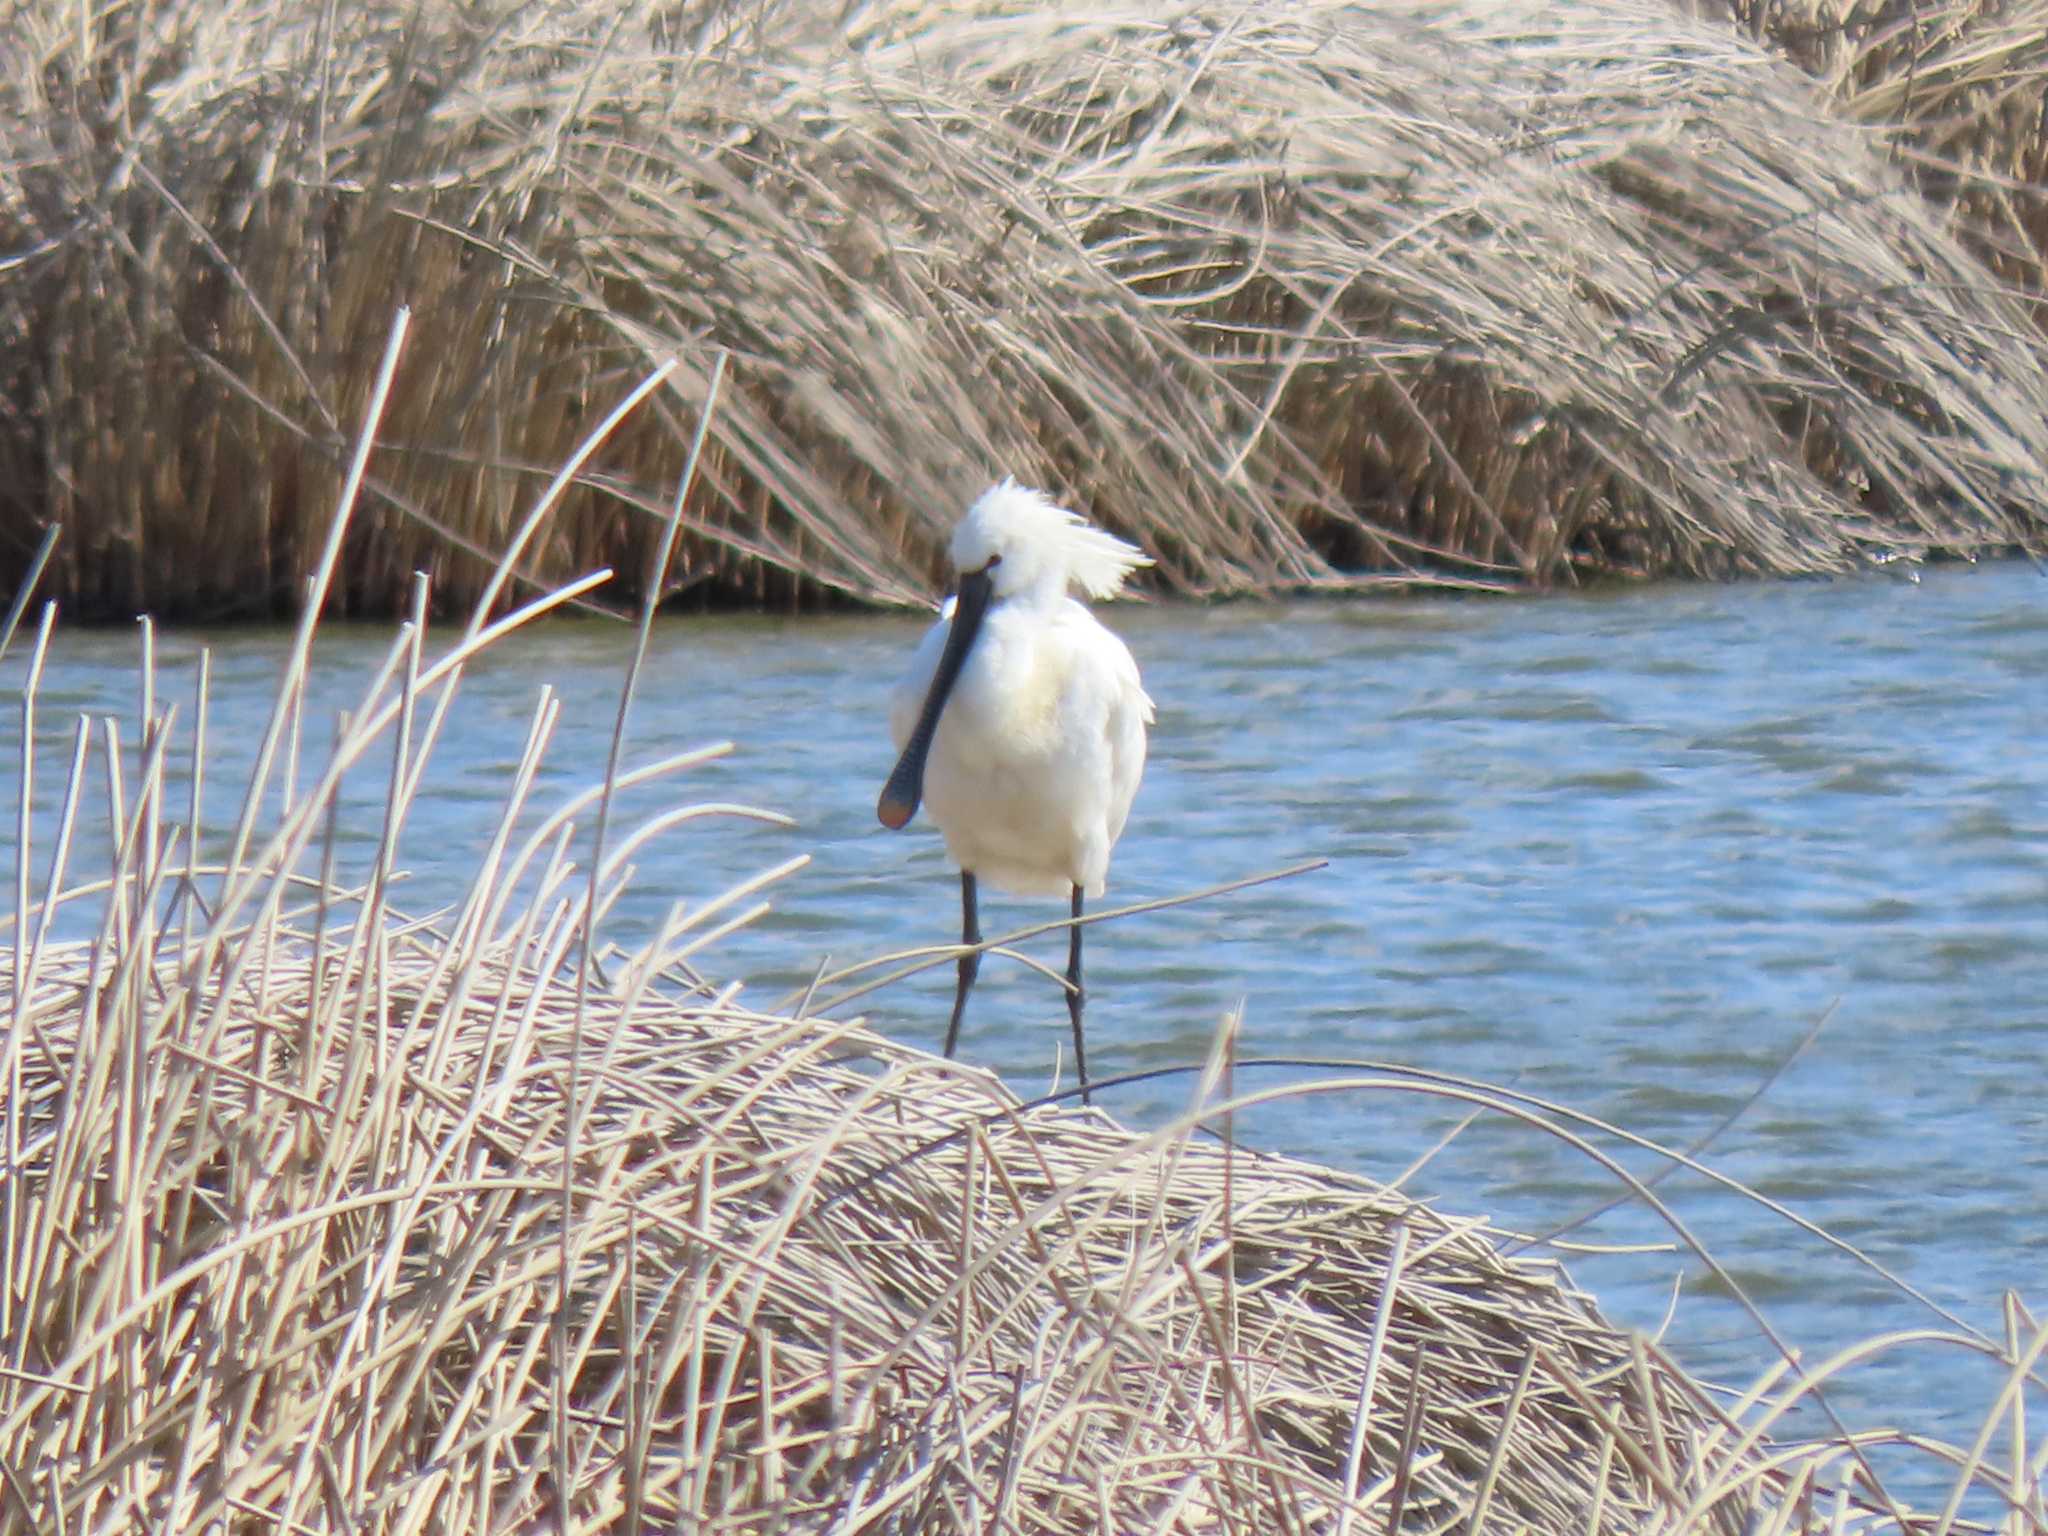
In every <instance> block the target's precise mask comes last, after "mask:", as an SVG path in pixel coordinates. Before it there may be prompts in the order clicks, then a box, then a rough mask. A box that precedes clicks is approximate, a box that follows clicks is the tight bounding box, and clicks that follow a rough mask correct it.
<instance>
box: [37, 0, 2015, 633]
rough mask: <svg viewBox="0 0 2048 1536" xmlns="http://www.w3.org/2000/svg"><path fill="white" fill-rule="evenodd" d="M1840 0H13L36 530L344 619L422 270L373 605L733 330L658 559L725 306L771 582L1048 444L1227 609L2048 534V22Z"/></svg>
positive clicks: (714, 530) (792, 579)
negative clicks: (649, 375) (2041, 324)
mask: <svg viewBox="0 0 2048 1536" xmlns="http://www.w3.org/2000/svg"><path fill="white" fill-rule="evenodd" d="M1794 9H1795V8H1792V7H1787V6H1769V7H1763V6H1753V7H1745V8H1743V9H1742V15H1741V18H1740V19H1741V20H1742V21H1743V22H1745V23H1747V27H1748V31H1754V32H1760V33H1763V34H1765V36H1766V38H1767V39H1770V40H1772V41H1771V42H1758V41H1755V40H1753V39H1752V38H1751V37H1750V36H1749V35H1747V32H1746V31H1745V30H1744V29H1743V28H1742V27H1739V26H1738V25H1737V24H1736V22H1735V21H1734V20H1731V19H1730V18H1729V17H1727V16H1722V15H1718V14H1716V15H1694V14H1688V13H1683V12H1682V11H1681V10H1680V9H1678V8H1675V7H1673V6H1671V5H1669V4H1668V3H1665V0H1575V3H1573V4H1571V5H1568V6H1553V5H1549V4H1544V3H1538V0H1516V3H1512V4H1498V3H1492V0H1488V3H1484V4H1481V3H1477V0H1466V3H1451V4H1443V3H1437V0H1429V3H1419V0H1410V3H1392V4H1384V5H1376V6H1364V5H1357V4H1342V3H1337V0H1286V3H1283V4H1274V3H1270V0H1183V3H1179V4H1176V5H1173V6H1170V7H1166V8H1164V9H1162V8H1161V7H1159V6H1157V5H1155V4H1153V3H1151V0H1143V3H1139V0H1127V3H1123V4H1110V5H1103V4H1096V3H1091V4H1088V5H1077V4H1072V3H1063V4H1052V5H1034V6H1030V7H1017V6H1012V5H1008V4H997V3H994V0H976V3H968V4H960V3H948V4H945V5H931V4H920V3H918V0H870V3H863V4H858V5H852V6H848V7H844V8H843V9H842V14H841V15H839V16H838V17H829V16H826V15H824V14H822V13H821V12H820V11H819V8H818V7H816V6H814V5H812V4H811V3H810V0H767V3H755V0H745V3H739V0H671V3H668V4H662V5H649V6H639V7H630V8H625V9H619V8H615V7H593V6H581V5H573V4H558V5H546V6H534V5H526V4H510V3H503V0H492V3H489V4H483V5H466V6H415V5H411V4H401V3H397V0H376V3H371V4H365V5H358V6H347V7H338V8H337V7H333V6H315V5H281V4H279V3H278V0H232V3H227V4H222V3H218V0H169V3H165V4H160V5H155V6H148V7H137V6H108V7H80V6H77V5H73V4H70V3H68V0H17V4H16V5H15V6H14V7H13V10H12V12H11V14H10V16H9V20H8V35H9V43H8V47H7V49H6V51H5V53H4V56H0V69H4V75H0V402H4V404H0V524H4V526H5V527H6V528H7V529H8V530H9V533H10V537H9V538H8V539H6V540H4V541H0V543H5V544H6V546H7V547H6V548H4V549H0V576H5V575H8V574H18V572H19V569H20V567H21V565H22V563H23V562H24V561H25V559H26V557H27V554H28V552H29V551H30V550H32V549H33V548H34V546H35V542H36V538H35V535H36V532H37V530H38V528H39V527H40V526H41V525H42V524H44V523H46V522H48V521H53V520H54V521H61V522H62V523H63V524H64V525H65V526H66V527H67V529H68V537H67V547H66V551H65V552H64V553H63V554H62V556H61V557H60V561H59V565H58V568H57V570H56V572H55V573H54V579H55V580H56V581H57V583H58V584H59V586H58V590H60V591H61V592H62V594H63V595H64V596H65V597H66V599H67V601H68V602H70V603H71V604H72V605H73V608H74V611H77V610H85V611H100V612H109V613H117V614H121V615H126V614H129V613H132V612H135V611H137V610H141V609H148V610H151V611H154V612H157V613H158V614H159V615H165V616H168V615H172V614H183V615H189V616H216V615H221V614H226V613H234V612H259V613H260V612H278V611H290V610H293V609H294V608H295V607H296V604H297V603H298V601H299V600H300V596H301V593H302V591H303V582H304V579H305V576H306V573H307V572H308V571H309V570H310V568H311V565H312V561H313V558H314V554H315V552H316V550H317V546H318V542H319V537H320V528H321V527H322V521H321V520H322V517H323V512H322V509H323V508H325V507H327V506H330V505H332V503H333V496H334V488H335V485H336V483H337V480H338V477H339V474H340V461H341V459H342V457H343V455H344V453H345V450H346V424H347V423H349V422H351V421H353V420H355V419H356V418H357V416H358V414H359V408H360V405H361V401H362V398H363V391H364V390H365V389H366V388H367V385H368V375H369V371H370V368H371V365H372V362H373V358H372V357H371V356H370V355H369V354H368V353H366V352H365V351H364V349H363V347H362V345H361V342H360V339H361V338H362V337H364V336H366V335H374V334H376V333H377V332H378V331H379V330H380V329H381V327H382V325H383V322H384V319H385V317H386V316H387V315H388V314H389V313H390V312H391V309H392V308H393V306H394V305H395V304H397V303H398V302H401V301H402V302H406V303H409V304H411V305H413V306H414V308H415V310H416V312H417V313H418V315H419V317H420V326H421V330H422V332H423V336H424V338H427V339H428V346H427V347H426V348H423V349H422V350H423V351H426V352H428V354H429V355H430V356H431V357H432V359H433V363H432V365H431V366H418V367H415V368H414V369H412V370H409V372H408V376H407V378H406V379H405V380H404V381H403V382H402V384H401V386H400V398H399V400H398V401H397V402H396V403H395V406H394V418H393V419H394V420H395V421H397V422H399V423H402V430H401V431H400V432H398V433H396V434H394V442H393V444H392V445H391V447H390V448H389V450H388V451H387V452H386V454H385V455H384V456H383V457H382V459H380V462H379V464H378V466H377V472H376V474H375V475H373V476H372V477H371V479H370V481H369V484H368V490H369V492H370V495H371V498H372V504H371V505H370V506H369V507H368V508H366V511H365V515H364V516H363V518H362V520H361V522H360V524H359V527H358V530H357V533H356V535H355V537H354V543H353V547H352V548H351V551H350V557H349V559H348V561H347V562H346V566H345V577H344V579H343V580H342V581H340V582H338V583H337V584H336V586H335V588H334V590H333V591H332V592H331V593H330V603H331V605H332V606H333V607H334V608H335V609H337V610H340V611H349V612H363V611H373V610H386V611H402V609H403V608H404V604H405V602H406V598H407V592H408V584H409V581H410V573H411V572H412V571H413V570H415V569H420V568H432V569H433V570H434V571H435V577H436V580H435V588H434V590H435V592H436V594H437V596H438V599H439V600H440V601H442V602H443V603H446V604H452V605H455V606H457V607H459V606H460V605H462V604H464V603H467V602H468V601H470V600H471V599H472V598H473V597H474V596H475V594H476V592H477V591H478V590H480V588H481V585H482V584H483V583H484V582H485V581H486V580H487V579H488V573H489V570H490V559H489V557H488V554H487V553H486V552H487V551H489V550H494V549H497V548H499V547H501V546H502V543H503V540H504V535H505V532H506V530H507V528H508V526H509V524H510V522H511V520H512V519H513V518H515V517H516V516H517V509H518V508H519V506H521V505H522V504H523V502H524V500H525V499H527V498H528V497H530V495H531V494H532V489H533V485H534V483H536V482H538V481H539V480H542V479H544V478H545V477H546V474H547V473H548V467H549V466H552V465H554V464H555V463H557V462H559V460H560V457H561V455H562V454H563V452H565V451H566V448H567V446H568V444H569V443H570V442H571V441H573V440H574V439H575V438H576V437H577V436H578V435H580V433H581V432H582V431H583V429H584V427H585V426H586V425H587V424H588V418H589V417H590V416H591V415H592V414H593V413H594V412H595V411H597V410H598V409H600V408H601V406H600V403H599V402H602V401H604V400H606V399H608V398H609V395H608V391H610V390H613V389H614V388H615V387H616V386H617V385H618V384H619V382H620V381H621V380H622V379H629V378H632V377H637V376H638V375H639V374H640V373H642V372H643V371H644V370H645V368H646V367H647V366H648V364H649V362H650V360H651V359H654V358H657V357H660V356H665V355H668V354H669V353H671V352H676V353H677V354H678V355H679V356H681V357H682V358H683V363H682V366H681V367H679V368H678V370H677V372H676V374H675V376H674V378H673V380H672V383H671V387H672V390H673V393H674V398H673V399H672V400H671V401H669V402H667V403H665V404H664V406H663V407H662V408H661V409H658V410H656V411H654V412H651V413H648V414H646V415H645V416H643V417H641V418H637V419H636V420H635V422H633V423H632V424H631V425H629V427H628V428H627V429H626V430H625V431H623V432H622V433H621V434H619V435H618V436H617V437H615V438H614V439H613V440H612V441H611V443H610V445H609V446H608V448H607V450H606V452H605V454H604V455H603V456H601V457H600V458H599V459H598V460H596V461H594V462H593V463H592V464H591V465H589V466H588V467H587V468H586V470H585V472H584V475H583V476H582V478H581V480H580V482H579V488H578V492H577V494H576V495H575V496H574V497H572V498H571V499H570V501H569V502H568V503H567V504H566V506H565V509H564V516H563V519H562V521H561V523H560V525H559V526H558V527H557V528H556V529H555V530H554V531H553V532H552V533H551V534H550V535H549V537H548V539H547V540H546V541H545V542H544V543H542V544H540V545H538V546H537V547H535V548H534V549H533V550H532V551H530V553H529V556H528V561H527V569H525V570H524V571H523V572H522V578H523V579H525V578H530V579H531V580H533V581H539V582H546V581H551V580H561V579H566V577H567V576H568V575H569V574H571V573H573V572H575V571H578V570H582V569H587V568H589V567H591V566H594V565H597V564H609V565H612V566H615V567H617V568H619V569H621V570H625V571H630V572H636V573H637V572H638V571H640V570H642V569H644V568H645V563H646V562H645V555H646V552H647V550H648V549H649V548H650V547H651V544H652V541H653V539H654V537H655V534H656V530H657V528H658V526H659V524H660V516H659V513H660V502H661V494H660V491H659V489H658V488H659V487H660V486H662V485H665V484H670V483H673V479H674V476H675V473H676V470H677V467H678V465H679V463H680V460H681V455H682V452H683V442H682V437H683V435H684V434H683V431H682V428H681V426H680V422H681V421H682V420H687V419H689V418H690V417H691V416H692V415H693V413H694V409H695V407H696V405H698V404H701V402H702V399H703V396H704V391H705V387H706V378H705V374H704V372H703V370H702V368H701V367H700V365H699V362H698V360H699V359H702V358H704V357H706V356H709V355H710V353H711V350H712V348H713V347H714V346H719V347H724V348H728V349H729V350H730V352H731V354H732V357H733V359H734V365H733V380H732V388H731V390H730V391H729V393H728V398H727V404H726V409H725V410H724V411H723V413H722V414H721V418H720V421H719V424H718V427H717V430H716V434H715V438H714V441H713V443H712V444H711V449H710V452H709V454H708V456H707V459H706V464H705V469H706V473H705V475H704V477H703V479H702V481H701V483H700V487H699V489H698V491H697V492H696V493H695V494H694V495H693V499H692V504H691V507H690V516H689V523H688V533H687V536H686V539H685V543H684V548H683V559H682V564H681V566H680V567H679V569H678V574H679V576H680V577H681V578H682V579H686V580H688V579H697V580H702V581H703V582H704V583H705V585H704V588H703V590H704V592H705V593H707V594H709V593H721V594H723V595H725V596H727V597H735V598H739V599H741V600H748V599H752V600H766V601H783V600H793V599H795V598H798V597H801V596H802V595H804V594H807V593H808V594H819V593H838V594H846V595H850V596H853V597H856V598H860V599H864V600H874V601H882V602H899V601H911V600H914V599H917V598H919V597H921V596H922V595H923V594H924V593H925V592H926V591H927V590H928V588H929V585H930V582H931V580H932V577H933V575H934V573H935V570H936V567H937V562H938V554H939V549H940V544H941V539H942V536H943V533H944V531H945V529H946V527H947V526H948V524H949V523H950V520H951V519H952V517H953V516H954V514H955V513H956V511H957V509H958V508H959V506H961V505H962V504H963V499H964V497H965V496H966V495H967V494H968V493H970V492H971V491H972V490H973V489H975V488H976V487H978V486H979V485H980V484H982V483H984V482H985V481H986V480H987V479H988V478H989V477H990V476H991V475H992V474H994V473H997V472H1014V473H1016V474H1018V475H1019V476H1021V477H1023V478H1026V479H1029V480H1035V481H1040V482H1043V483H1047V484H1050V485H1052V486H1054V487H1056V488H1058V489H1060V490H1061V491H1062V492H1063V493H1065V494H1067V495H1069V496H1070V497H1071V498H1073V499H1074V500H1075V501H1076V502H1077V503H1079V504H1081V505H1083V506H1084V507H1086V508H1087V509H1089V510H1091V511H1092V512H1093V513H1094V514H1095V515H1096V516H1098V517H1099V518H1101V519H1102V520H1104V521H1106V522H1108V523H1110V524H1111V525H1113V526H1115V527H1117V528H1118V529H1120V530H1121V531H1123V532H1126V533H1129V534H1130V535H1131V536H1133V537H1134V538H1136V539H1138V540H1139V541H1140V542H1142V543H1143V544H1144V545H1145V546H1146V547H1147V548H1148V549H1149V550H1150V551H1151V552H1152V553H1153V554H1155V555H1156V556H1157V557H1158V559H1159V565H1158V567H1157V576H1158V579H1159V581H1160V582H1161V583H1162V584H1163V585H1164V586H1166V587H1167V588H1169V589H1171V590H1176V591H1182V592H1189V593H1229V592H1244V591H1260V590H1274V589H1286V588H1319V587H1321V588H1327V587H1333V586H1346V585H1359V584H1366V583H1371V582H1375V581H1384V580H1388V579H1394V580H1441V581H1477V582H1482V583H1520V582H1528V583H1536V584H1554V583H1560V582H1571V581H1575V580H1578V579H1580V578H1581V577H1582V576H1585V575H1589V574H1590V575H1598V574H1603V573H1615V572H1650V573H1691V574H1708V575H1721V574H1731V573H1743V572H1815V571H1834V570H1842V569H1853V568H1856V567H1859V566H1861V565H1864V564H1866V563H1867V562H1870V561H1872V560H1884V559H1889V558H1892V557H1897V556H1904V557H1913V556H1918V555H1922V554H1926V553H1930V552H1933V553H1947V554H1956V555H1976V554H1979V553H1985V552H1992V551H2004V550H2011V549H2015V548H2029V549H2037V550H2038V549H2041V548H2043V547H2044V546H2048V469H2044V465H2048V423H2044V420H2043V416H2042V413H2041V411H2040V409H2039V403H2040V401H2041V400H2042V399H2044V398H2048V372H2044V367H2043V354H2042V348H2041V333H2040V330H2039V329H2038V326H2037V323H2036V322H2037V319H2038V315H2037V311H2036V310H2035V309H2034V308H2033V307H2031V306H2032V301H2033V300H2034V299H2035V298H2038V296H2039V293H2040V288H2039V284H2038V280H2037V267H2038V257H2039V250H2040V245H2039V237H2040V234H2041V230H2042V224H2041V220H2042V216H2043V215H2042V202H2041V196H2042V185H2041V160H2040V143H2041V140H2040V139H2039V137H2038V129H2039V113H2040V106H2041V102H2042V100H2043V96H2044V92H2043V82H2044V80H2048V60H2044V59H2043V57H2042V50H2041V49H2040V48H2039V46H2038V39H2039V37H2040V36H2041V35H2042V34H2041V31H2040V27H2039V12H2040V7H2039V5H2038V4H2037V3H2030V4H2028V5H2023V6H1994V5H1984V4H1980V3H1978V0H1951V3H1948V4H1945V5H1941V6H1922V7H1914V8H1913V19H1912V21H1910V22H1909V23H1903V24H1901V23H1895V22H1891V21H1885V20H1883V19H1881V18H1876V19H1872V20H1870V21H1868V22H1867V23H1866V24H1863V25H1861V26H1860V27H1856V26H1851V27H1849V28H1847V29H1846V30H1845V29H1844V28H1843V27H1841V26H1839V25H1837V23H1838V22H1839V21H1840V17H1839V16H1837V15H1836V14H1835V8H1833V7H1825V6H1821V7H1802V8H1796V9H1797V10H1798V12H1799V14H1798V15H1791V14H1790V13H1791V12H1792V11H1793V10H1794ZM1870 9H1872V8H1870V7H1859V6H1853V5H1851V6H1845V7H1843V8H1841V10H1842V13H1843V14H1845V15H1848V16H1850V17H1851V18H1854V17H1856V16H1859V15H1860V14H1861V13H1862V12H1863V11H1865V10H1870ZM1883 9H1884V12H1885V16H1887V17H1889V16H1890V15H1891V13H1892V8H1883ZM2028 18H2032V20H2031V21H2030V20H2029V19H2028ZM2029 26H2031V27H2032V28H2033V31H2032V32H2031V34H2030V33H2029V32H2028V31H2027V28H2028V27H2029ZM2029 36H2031V37H2032V38H2033V39H2035V44H2034V46H2031V47H2030V46H2027V45H2025V43H2024V39H2026V38H2027V37H2029ZM1843 39H1846V40H1847V41H1843ZM1916 39H1917V40H1918V42H1915V41H1914V40H1916ZM1774 43H1775V44H1782V46H1783V47H1784V48H1785V49H1786V50H1787V51H1789V52H1790V53H1791V54H1792V55H1793V56H1794V57H1796V58H1799V59H1800V60H1801V61H1802V62H1804V63H1808V64H1810V65H1811V66H1812V67H1814V68H1815V69H1817V70H1821V71H1822V72H1824V73H1826V74H1827V75H1828V79H1829V82H1830V83H1831V84H1832V85H1833V87H1834V88H1833V89H1832V90H1831V89H1829V88H1827V87H1825V86H1823V85H1817V84H1815V83H1814V82H1813V81H1812V80H1811V79H1810V78H1809V77H1808V76H1807V75H1805V74H1802V73H1801V72H1800V71H1799V70H1798V69H1797V68H1795V67H1794V66H1793V65H1792V64H1790V63H1787V62H1786V61H1785V60H1784V59H1783V58H1782V57H1781V56H1779V55H1778V54H1777V53H1776V52H1775V50H1774V46H1773V44H1774ZM1909 44H1912V45H1911V46H1908V45H1909ZM1921 44H1924V45H1925V46H1921ZM1823 45H1824V46H1823ZM1930 82H1932V83H1933V85H1934V86H1936V87H1938V89H1935V88H1930ZM1944 93H1946V94H1944ZM1950 107H1957V108H1958V110H1960V109H1961V108H1963V107H1968V108H1970V109H1971V111H1970V112H1968V113H1965V114H1964V115H1963V116H1961V117H1958V116H1957V114H1956V113H1955V112H1951V111H1950V110H1948V109H1949V108H1950ZM1959 123H1960V124H1961V126H1960V127H1959V126H1958V124H1959ZM1895 124H1904V125H1905V126H1903V127H1897V128H1894V126H1893V125H1895ZM1986 259H1989V260H1990V261H1991V262H1992V266H1990V267H1987V265H1986ZM2030 263H2032V264H2034V265H2029V264H2030ZM1994 267H1995V268H1996V271H1994V270H1993V268H1994ZM2030 274H2034V276H2030ZM628 585H630V584H628ZM529 589H530V588H529Z"/></svg>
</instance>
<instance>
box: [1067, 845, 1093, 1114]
mask: <svg viewBox="0 0 2048 1536" xmlns="http://www.w3.org/2000/svg"><path fill="white" fill-rule="evenodd" d="M1087 995H1088V994H1087V993H1085V992H1083V991H1082V990H1081V887H1079V886H1078V885H1077V886H1075V887H1074V926H1073V927H1071V928H1069V929H1068V930H1067V1017H1068V1018H1070V1019H1072V1020H1073V1021H1074V1074H1075V1076H1077V1077H1079V1078H1080V1079H1081V1102H1082V1103H1083V1104H1087V1103H1090V1102H1092V1101H1091V1100H1090V1099H1089V1097H1088V1051H1087V1048H1086V1047H1085V1046H1084V1045H1082V1043H1081V1003H1082V1001H1083V999H1085V998H1086V997H1087Z"/></svg>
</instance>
